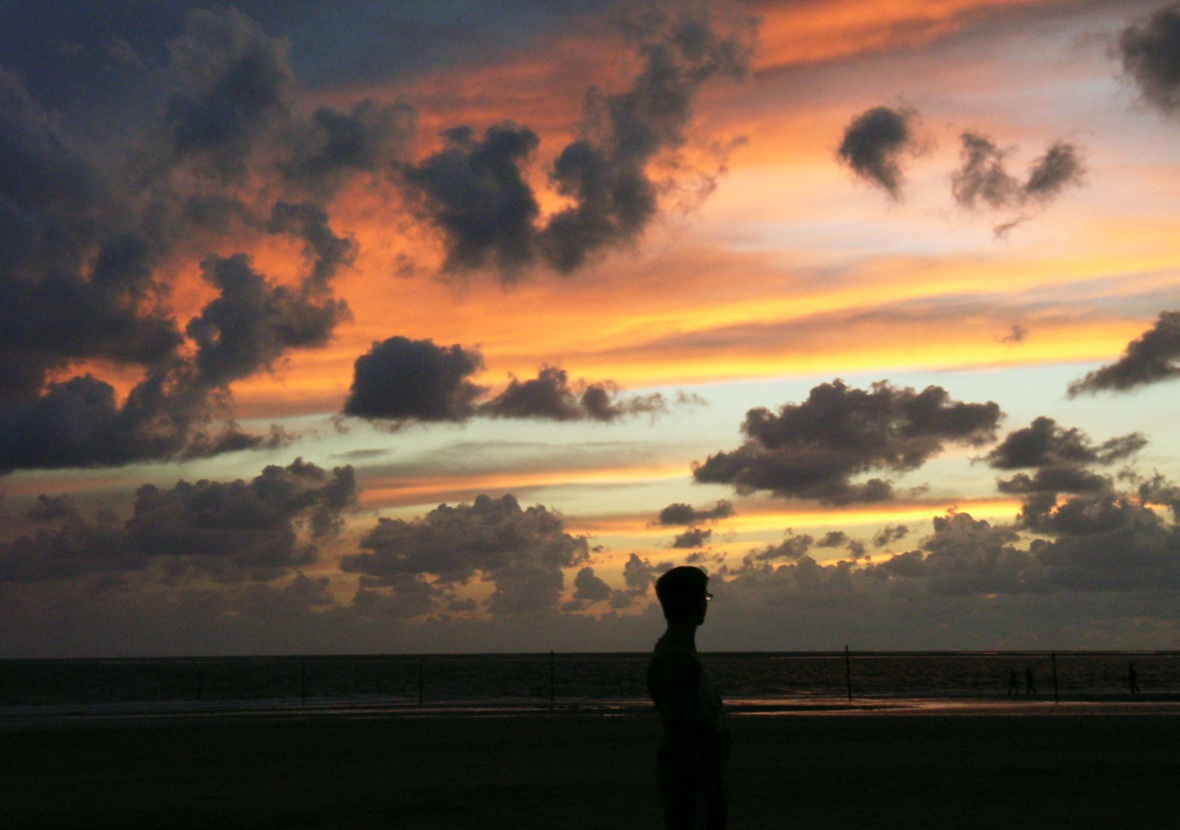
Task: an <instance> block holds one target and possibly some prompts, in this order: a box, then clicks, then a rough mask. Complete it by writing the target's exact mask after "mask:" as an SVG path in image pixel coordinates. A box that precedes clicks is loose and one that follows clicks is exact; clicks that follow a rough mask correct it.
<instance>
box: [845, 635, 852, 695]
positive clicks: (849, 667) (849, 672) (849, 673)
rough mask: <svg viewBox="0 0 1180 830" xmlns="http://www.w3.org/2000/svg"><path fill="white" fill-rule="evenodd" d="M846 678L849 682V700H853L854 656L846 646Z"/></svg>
mask: <svg viewBox="0 0 1180 830" xmlns="http://www.w3.org/2000/svg"><path fill="white" fill-rule="evenodd" d="M844 680H845V682H846V683H847V684H848V702H849V703H851V702H852V656H851V655H850V654H849V653H848V646H844Z"/></svg>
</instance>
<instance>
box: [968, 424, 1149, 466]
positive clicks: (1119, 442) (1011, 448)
mask: <svg viewBox="0 0 1180 830" xmlns="http://www.w3.org/2000/svg"><path fill="white" fill-rule="evenodd" d="M1146 444H1147V440H1146V439H1145V438H1144V437H1143V436H1142V435H1140V434H1139V433H1128V434H1127V435H1121V436H1119V437H1117V438H1111V439H1109V440H1107V441H1104V442H1103V443H1102V444H1098V445H1095V444H1093V443H1092V442H1091V440H1090V438H1089V436H1087V435H1086V434H1085V433H1084V432H1082V431H1081V430H1079V429H1077V428H1072V427H1071V428H1068V429H1066V428H1064V427H1061V426H1058V424H1057V422H1056V421H1055V420H1054V419H1052V418H1048V417H1045V416H1041V417H1038V418H1035V419H1034V420H1033V422H1032V423H1031V424H1029V426H1027V427H1024V428H1022V429H1018V430H1013V431H1012V432H1010V433H1008V435H1007V436H1006V437H1005V438H1004V440H1003V441H1001V442H1000V443H999V444H998V445H997V446H996V447H995V448H994V449H992V450H991V451H990V452H988V454H987V455H986V456H985V459H986V460H987V462H988V464H989V465H990V466H992V467H994V468H995V469H997V470H1016V469H1020V468H1027V467H1060V466H1065V465H1085V464H1113V463H1115V462H1117V461H1122V460H1124V459H1126V458H1128V457H1130V456H1131V455H1133V454H1134V453H1136V452H1138V451H1139V450H1141V449H1142V448H1143V447H1144V446H1145V445H1146Z"/></svg>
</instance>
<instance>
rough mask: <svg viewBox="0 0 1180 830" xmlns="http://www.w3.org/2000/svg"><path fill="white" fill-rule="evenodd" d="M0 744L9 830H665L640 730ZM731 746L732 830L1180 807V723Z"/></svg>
mask: <svg viewBox="0 0 1180 830" xmlns="http://www.w3.org/2000/svg"><path fill="white" fill-rule="evenodd" d="M754 711H756V710H754ZM0 726H2V727H3V728H0V764H2V765H3V767H4V769H3V774H2V776H0V788H2V789H0V815H3V816H4V817H5V818H4V826H5V827H11V828H14V829H15V828H120V830H134V829H135V828H165V827H166V828H194V830H196V829H197V828H201V830H206V829H207V828H272V829H273V828H288V827H289V828H323V829H324V830H327V829H328V828H378V827H382V828H385V827H388V828H401V830H417V829H418V828H421V829H422V830H427V828H429V830H450V828H454V829H455V830H459V828H463V830H469V828H491V829H493V830H494V829H496V828H505V829H507V828H575V830H592V828H601V830H624V829H629V828H636V829H638V828H649V829H654V828H658V827H660V826H661V821H660V812H659V807H658V804H657V800H656V794H655V787H654V769H653V752H654V749H655V745H656V742H657V740H658V736H659V726H658V723H657V722H656V721H655V720H654V718H653V717H652V716H651V714H650V713H648V712H644V711H642V710H641V711H626V712H622V713H613V714H612V713H609V712H607V713H604V712H601V711H599V712H586V711H577V710H569V711H567V710H561V709H558V710H557V711H546V710H543V709H541V710H533V711H523V712H519V711H518V712H506V713H501V714H498V715H492V716H489V715H487V714H486V713H485V714H478V715H477V714H472V713H461V712H446V711H438V712H425V713H418V714H413V713H407V712H395V713H380V712H378V713H371V714H340V713H316V712H309V713H300V712H298V711H286V712H281V713H275V714H269V715H262V714H258V713H241V714H232V713H231V714H203V715H202V714H190V715H186V716H174V715H169V716H163V717H111V718H102V717H88V718H80V719H76V720H74V719H70V718H63V719H49V720H45V721H41V722H37V721H36V719H33V720H31V721H28V722H25V723H17V724H14V723H8V724H6V725H3V724H0ZM732 728H733V733H734V753H733V757H732V761H731V764H730V768H729V771H728V788H729V793H730V800H731V824H730V826H731V827H732V828H734V829H735V830H754V829H755V828H791V827H807V828H901V827H907V828H912V827H923V826H929V827H935V826H938V827H956V828H991V827H997V828H1032V827H1037V828H1044V827H1137V828H1164V827H1172V826H1175V821H1176V816H1177V813H1178V808H1180V795H1178V794H1177V793H1178V790H1177V782H1178V781H1180V715H1178V714H1177V708H1176V705H1175V704H1160V705H1157V704H1153V703H1149V702H1148V703H1142V704H1139V703H1131V704H1121V705H1110V706H1104V705H1098V704H1095V705H1085V706H1079V705H1068V704H1061V705H1054V704H1053V703H1052V702H1051V701H1048V702H1046V701H1036V702H1031V701H1030V702H1027V703H1025V702H1023V701H1022V702H1020V703H1019V704H1013V705H1006V706H1005V705H997V706H994V707H979V706H959V707H933V708H914V709H910V708H907V707H904V706H902V707H898V706H890V707H884V708H880V709H878V708H875V707H872V706H864V707H860V708H857V709H851V710H840V709H833V710H830V711H827V710H822V709H818V710H808V711H805V712H802V713H798V712H795V713H786V714H783V713H781V712H780V713H773V714H755V713H753V711H746V712H743V711H741V710H738V711H736V712H735V714H734V716H733V717H732Z"/></svg>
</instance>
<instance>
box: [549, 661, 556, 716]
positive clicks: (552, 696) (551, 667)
mask: <svg viewBox="0 0 1180 830" xmlns="http://www.w3.org/2000/svg"><path fill="white" fill-rule="evenodd" d="M556 673H557V670H556V664H555V662H554V657H553V652H552V651H550V652H549V708H550V709H553V708H554V706H555V703H554V701H555V698H556V696H557V693H556V691H555V688H554V687H555V681H554V678H555V676H556Z"/></svg>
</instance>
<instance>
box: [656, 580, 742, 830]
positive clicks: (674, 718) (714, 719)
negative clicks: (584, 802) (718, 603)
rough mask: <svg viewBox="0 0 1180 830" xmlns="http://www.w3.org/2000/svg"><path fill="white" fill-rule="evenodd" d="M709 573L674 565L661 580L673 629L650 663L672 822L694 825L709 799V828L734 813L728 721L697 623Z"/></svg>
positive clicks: (676, 826) (660, 765)
mask: <svg viewBox="0 0 1180 830" xmlns="http://www.w3.org/2000/svg"><path fill="white" fill-rule="evenodd" d="M708 581H709V577H708V576H707V575H706V574H705V572H704V571H703V570H701V569H700V568H694V567H690V566H681V567H678V568H672V570H670V571H668V572H667V573H665V574H664V575H663V576H661V577H660V578H659V579H658V580H656V596H657V597H658V598H659V600H660V605H661V606H662V607H663V609H664V619H666V620H667V621H668V629H667V631H665V632H664V636H662V637H661V638H660V639H659V642H657V643H656V647H655V650H654V651H653V652H652V657H651V662H650V663H649V664H648V668H647V689H648V693H649V694H650V695H651V699H652V702H653V703H655V705H656V709H657V710H658V711H659V713H660V720H661V721H663V724H664V736H663V740H662V741H661V742H660V747H659V750H658V752H657V754H656V777H657V780H658V781H659V787H660V801H661V803H662V805H663V808H664V827H665V828H667V830H692V828H694V827H696V815H697V801H698V798H700V800H702V801H703V802H704V807H705V813H706V816H707V819H708V820H707V823H706V825H707V827H708V828H709V830H724V828H725V826H726V823H727V822H728V818H729V809H728V806H727V804H726V800H725V787H724V782H723V778H722V774H723V772H724V770H725V762H726V760H727V759H728V758H729V727H728V725H727V723H726V718H725V709H724V707H723V706H722V704H721V696H720V695H719V694H718V693H717V687H716V685H715V684H714V682H713V678H712V676H711V675H710V674H709V671H708V670H707V669H706V668H705V665H704V663H702V662H701V659H700V657H699V656H697V649H696V630H697V627H698V626H700V625H701V624H703V623H704V622H705V612H706V609H707V608H708V604H709V600H710V599H712V598H713V595H712V594H710V593H709V592H708V590H707V587H706V586H707V585H708Z"/></svg>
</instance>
